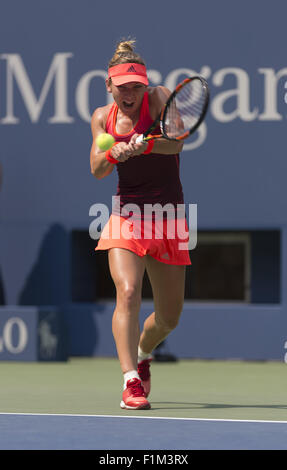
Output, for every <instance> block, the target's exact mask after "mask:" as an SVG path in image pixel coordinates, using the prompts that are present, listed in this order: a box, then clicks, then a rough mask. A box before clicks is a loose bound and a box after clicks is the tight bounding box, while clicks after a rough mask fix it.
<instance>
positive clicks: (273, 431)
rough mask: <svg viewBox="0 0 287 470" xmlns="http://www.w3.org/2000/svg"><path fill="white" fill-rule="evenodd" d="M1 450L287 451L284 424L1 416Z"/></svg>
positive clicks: (270, 422)
mask: <svg viewBox="0 0 287 470" xmlns="http://www.w3.org/2000/svg"><path fill="white" fill-rule="evenodd" d="M0 449H1V450H99V449H105V450H122V449H125V450H142V449H145V450H147V449H149V450H154V449H156V450H163V449H165V450H166V449H169V450H176V449H181V450H183V449H187V450H193V449H194V450H227V449H230V450H283V449H284V450H286V449H287V422H286V421H245V420H220V419H214V420H212V419H192V418H189V419H178V418H157V417H152V418H151V417H122V416H100V415H60V414H57V415H56V414H53V415H52V414H51V415H49V414H14V413H1V414H0Z"/></svg>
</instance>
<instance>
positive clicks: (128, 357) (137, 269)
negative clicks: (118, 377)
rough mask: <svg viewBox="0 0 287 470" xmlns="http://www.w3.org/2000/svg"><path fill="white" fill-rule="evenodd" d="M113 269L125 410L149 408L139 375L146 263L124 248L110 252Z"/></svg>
mask: <svg viewBox="0 0 287 470" xmlns="http://www.w3.org/2000/svg"><path fill="white" fill-rule="evenodd" d="M109 266H110V272H111V276H112V278H113V281H114V284H115V287H116V308H115V311H114V315H113V321H112V330H113V335H114V339H115V343H116V347H117V352H118V357H119V361H120V365H121V369H122V372H123V374H124V392H123V400H122V402H121V407H122V408H127V409H139V408H149V407H150V405H149V403H148V401H147V400H146V399H145V397H144V393H143V389H142V385H141V382H140V380H139V376H138V374H137V353H138V343H139V336H140V331H139V319H138V314H139V309H140V305H141V291H142V279H143V275H144V271H145V260H144V258H141V257H139V256H137V255H136V254H135V253H133V252H131V251H129V250H125V249H122V248H112V249H110V250H109Z"/></svg>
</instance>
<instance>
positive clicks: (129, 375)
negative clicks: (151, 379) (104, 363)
mask: <svg viewBox="0 0 287 470" xmlns="http://www.w3.org/2000/svg"><path fill="white" fill-rule="evenodd" d="M130 379H139V380H140V377H139V374H138V372H137V370H129V371H128V372H126V373H125V374H124V390H125V389H126V388H127V381H128V380H130Z"/></svg>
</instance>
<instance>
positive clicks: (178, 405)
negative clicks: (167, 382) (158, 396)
mask: <svg viewBox="0 0 287 470" xmlns="http://www.w3.org/2000/svg"><path fill="white" fill-rule="evenodd" d="M157 405H158V406H157ZM234 408H236V409H237V408H255V409H256V408H257V409H271V410H286V409H287V405H262V404H261V405H258V404H257V405H246V404H244V405H236V404H232V405H228V404H224V403H187V402H176V401H161V402H156V401H153V402H152V409H153V410H194V409H234Z"/></svg>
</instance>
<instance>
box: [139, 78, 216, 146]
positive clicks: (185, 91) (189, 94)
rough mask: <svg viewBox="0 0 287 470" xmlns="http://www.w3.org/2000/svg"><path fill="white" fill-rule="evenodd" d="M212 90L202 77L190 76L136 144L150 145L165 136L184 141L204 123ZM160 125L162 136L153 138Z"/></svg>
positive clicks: (174, 92) (171, 96) (173, 94)
mask: <svg viewBox="0 0 287 470" xmlns="http://www.w3.org/2000/svg"><path fill="white" fill-rule="evenodd" d="M208 103H209V89H208V85H207V82H206V80H205V79H204V78H203V77H201V76H194V77H189V78H186V79H185V80H183V81H182V82H181V83H179V84H178V85H177V87H176V88H175V90H174V91H173V92H172V93H171V95H170V96H169V98H168V100H167V102H166V103H165V105H164V106H163V108H162V110H161V112H160V115H159V116H158V117H157V119H156V120H155V121H154V122H153V124H152V125H151V126H150V128H149V129H148V130H147V131H146V132H145V133H144V134H142V135H140V136H138V137H137V139H136V142H137V143H139V142H148V141H149V140H151V139H159V138H161V137H164V138H165V139H168V140H183V139H186V138H187V137H189V136H190V135H191V134H192V133H193V132H195V131H196V129H197V128H198V127H199V126H200V124H201V123H202V121H203V119H204V117H205V115H206V112H207V108H208ZM158 125H159V126H160V131H161V134H158V135H151V133H152V132H153V131H154V130H155V129H156V127H158Z"/></svg>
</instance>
